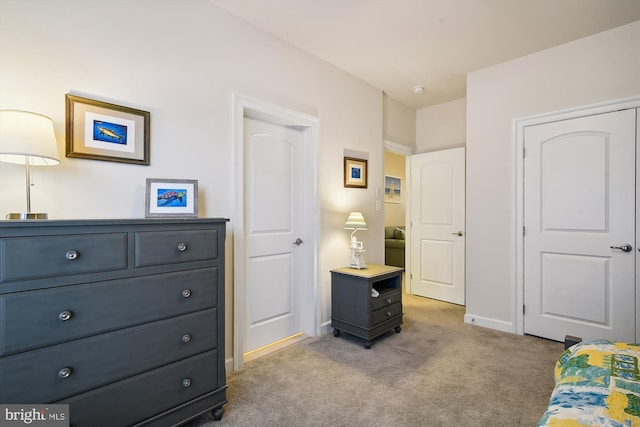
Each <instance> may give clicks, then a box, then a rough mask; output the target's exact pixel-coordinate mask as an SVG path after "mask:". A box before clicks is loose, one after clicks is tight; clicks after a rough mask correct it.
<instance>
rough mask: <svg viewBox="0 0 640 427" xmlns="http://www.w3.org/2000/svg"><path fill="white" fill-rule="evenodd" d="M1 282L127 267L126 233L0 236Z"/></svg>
mask: <svg viewBox="0 0 640 427" xmlns="http://www.w3.org/2000/svg"><path fill="white" fill-rule="evenodd" d="M0 257H1V260H0V265H2V266H3V268H2V269H1V270H0V282H8V281H13V280H24V279H34V278H38V277H47V276H60V275H70V274H80V273H91V272H97V271H109V270H118V269H124V268H127V233H107V234H78V235H69V236H47V237H20V238H9V239H2V240H0Z"/></svg>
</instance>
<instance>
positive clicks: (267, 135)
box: [244, 117, 304, 353]
mask: <svg viewBox="0 0 640 427" xmlns="http://www.w3.org/2000/svg"><path fill="white" fill-rule="evenodd" d="M303 142H304V138H303V134H302V131H301V130H300V129H297V128H295V127H290V126H283V125H277V124H273V123H268V122H265V121H261V120H258V119H254V118H250V117H245V120H244V144H245V146H244V148H245V171H246V181H245V199H246V200H245V230H246V236H247V237H246V251H247V261H246V262H247V265H246V280H247V283H246V306H247V312H246V317H247V319H246V322H247V329H246V335H245V340H246V342H245V348H244V350H245V353H249V352H251V351H253V350H256V349H258V348H261V347H263V346H266V345H269V344H272V343H274V342H276V341H279V340H282V339H284V338H287V337H290V336H292V335H295V334H297V333H299V332H301V330H302V326H301V315H300V312H301V305H302V303H301V294H302V290H301V282H302V280H301V277H303V272H302V265H303V263H301V256H302V250H301V249H302V246H303V245H304V242H303V241H302V240H303V239H302V235H301V233H302V231H303V228H302V197H301V191H302V186H301V183H302V182H303V179H302V177H301V174H302V172H303V171H302V168H301V165H303V161H302V155H303ZM298 239H300V240H298Z"/></svg>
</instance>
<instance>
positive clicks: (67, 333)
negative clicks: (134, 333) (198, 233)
mask: <svg viewBox="0 0 640 427" xmlns="http://www.w3.org/2000/svg"><path fill="white" fill-rule="evenodd" d="M217 270H218V269H217V267H212V268H204V269H199V270H189V271H184V272H175V273H167V274H157V275H150V276H143V277H133V278H128V279H120V280H112V281H106V282H98V283H90V284H84V285H74V286H65V287H61V288H53V289H45V290H39V291H29V292H18V293H14V294H5V295H2V296H0V308H2V314H3V316H4V320H3V322H2V323H1V325H0V328H1V329H0V356H2V355H6V354H11V353H17V352H19V351H25V350H29V349H34V348H39V347H44V346H46V345H51V344H56V343H60V342H64V341H70V340H73V339H77V338H81V337H86V336H90V335H95V334H98V333H102V332H107V331H110V330H114V329H118V328H124V327H128V326H133V325H137V324H141V323H145V322H150V321H154V320H159V319H163V318H168V317H172V316H177V315H180V314H185V313H189V312H194V311H198V310H202V309H205V308H211V307H215V306H216V305H217V304H218V301H217V293H218V289H217V286H218V283H217V278H218V272H217ZM221 286H223V284H222V285H221Z"/></svg>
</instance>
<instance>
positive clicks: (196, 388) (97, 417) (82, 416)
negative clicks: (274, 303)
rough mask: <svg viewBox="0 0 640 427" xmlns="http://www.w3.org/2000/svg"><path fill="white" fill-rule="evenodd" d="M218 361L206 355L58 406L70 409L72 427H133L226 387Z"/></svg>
mask: <svg viewBox="0 0 640 427" xmlns="http://www.w3.org/2000/svg"><path fill="white" fill-rule="evenodd" d="M217 357H218V355H217V352H216V351H211V352H207V353H203V354H200V355H198V356H194V357H191V358H189V359H185V360H182V361H180V362H176V363H174V364H171V365H169V366H165V367H163V368H159V369H156V370H154V371H150V372H147V373H144V374H141V375H138V376H135V377H132V378H129V379H127V380H123V381H120V382H117V383H114V384H111V385H108V386H105V387H103V388H100V389H96V390H93V391H90V392H87V393H84V394H81V395H78V396H74V397H72V398H69V399H64V400H62V401H60V402H56V403H66V404H69V405H70V407H69V412H70V417H71V425H72V426H73V427H118V426H130V425H132V424H135V423H137V422H139V421H142V420H144V419H146V418H149V417H151V416H153V415H155V414H159V413H161V412H164V411H166V410H169V409H171V408H174V407H176V406H178V405H180V404H182V403H185V402H187V401H189V400H191V399H194V398H196V397H198V396H201V395H203V394H205V393H208V392H210V391H214V390H216V389H217V388H219V387H224V384H218V383H217V377H216V376H217V371H216V368H215V366H216V363H217ZM97 408H102V409H101V410H99V411H96V409H97Z"/></svg>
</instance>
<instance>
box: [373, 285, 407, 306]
mask: <svg viewBox="0 0 640 427" xmlns="http://www.w3.org/2000/svg"><path fill="white" fill-rule="evenodd" d="M397 302H402V291H400V290H399V289H398V290H395V291H391V292H385V293H382V294H380V295H379V296H377V297H375V298H373V297H372V298H371V309H372V310H378V309H380V308H382V307H387V306H390V305H391V304H395V303H397Z"/></svg>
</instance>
